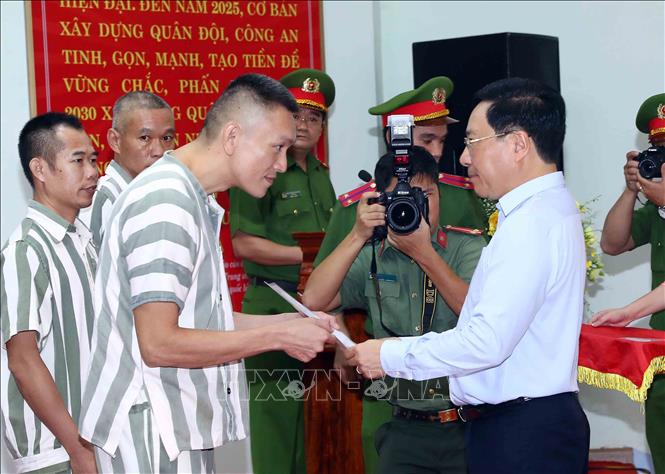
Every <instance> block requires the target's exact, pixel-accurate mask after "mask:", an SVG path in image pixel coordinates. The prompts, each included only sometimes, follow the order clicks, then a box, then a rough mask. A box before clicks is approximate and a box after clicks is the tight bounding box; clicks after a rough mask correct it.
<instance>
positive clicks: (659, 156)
mask: <svg viewBox="0 0 665 474" xmlns="http://www.w3.org/2000/svg"><path fill="white" fill-rule="evenodd" d="M635 160H636V161H637V162H638V163H639V164H638V165H637V168H638V169H639V171H640V174H641V175H642V177H643V178H645V179H653V178H662V177H663V175H662V173H661V172H660V167H661V166H663V163H665V146H651V147H649V148H647V149H646V150H644V151H643V152H641V153H640V154H639V155H637V158H635Z"/></svg>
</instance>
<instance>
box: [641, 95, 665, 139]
mask: <svg viewBox="0 0 665 474" xmlns="http://www.w3.org/2000/svg"><path fill="white" fill-rule="evenodd" d="M635 125H637V129H638V130H639V131H640V132H642V133H646V134H648V135H649V141H653V140H655V139H664V138H665V93H662V94H656V95H652V96H651V97H649V98H648V99H647V100H645V101H644V103H642V105H641V106H640V109H639V110H638V111H637V117H635Z"/></svg>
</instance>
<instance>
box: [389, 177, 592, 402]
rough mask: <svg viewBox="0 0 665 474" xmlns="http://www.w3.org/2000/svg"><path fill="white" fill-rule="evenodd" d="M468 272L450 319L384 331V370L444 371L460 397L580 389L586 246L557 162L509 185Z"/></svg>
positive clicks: (485, 398)
mask: <svg viewBox="0 0 665 474" xmlns="http://www.w3.org/2000/svg"><path fill="white" fill-rule="evenodd" d="M497 207H498V209H499V224H498V226H497V231H496V233H495V234H494V236H493V238H492V240H491V242H490V244H489V245H488V246H487V247H485V249H484V250H483V254H482V256H481V257H480V262H478V266H477V267H476V271H475V273H474V275H473V278H472V280H471V284H470V287H469V292H468V295H467V297H466V300H465V301H464V306H463V307H462V311H461V313H460V317H459V321H458V323H457V327H456V328H455V329H451V330H449V331H446V332H443V333H433V332H430V333H428V334H425V335H423V336H420V337H406V338H401V339H398V340H387V341H385V342H384V344H383V345H382V347H381V365H382V367H383V369H384V370H385V372H386V373H387V374H388V375H391V376H393V377H401V378H407V379H415V380H426V379H431V378H435V377H441V376H450V380H449V381H450V395H451V398H452V400H453V402H454V403H456V404H458V405H469V404H471V405H477V404H481V403H493V404H495V403H501V402H504V401H507V400H512V399H514V398H517V397H543V396H548V395H554V394H557V393H561V392H571V391H577V390H578V388H577V356H578V349H579V334H580V328H581V324H582V310H583V300H584V283H585V263H586V254H585V246H584V236H583V233H582V224H581V219H580V214H579V212H578V210H577V206H576V205H575V200H574V199H573V197H572V196H571V195H570V193H569V192H568V190H567V189H566V187H565V183H564V180H563V175H562V174H561V173H560V172H556V173H549V174H547V175H544V176H541V177H538V178H536V179H533V180H531V181H528V182H526V183H524V184H523V185H521V186H519V187H517V188H515V189H513V190H512V191H510V192H509V193H507V194H506V195H504V196H503V197H502V198H501V199H500V200H499V204H498V205H497Z"/></svg>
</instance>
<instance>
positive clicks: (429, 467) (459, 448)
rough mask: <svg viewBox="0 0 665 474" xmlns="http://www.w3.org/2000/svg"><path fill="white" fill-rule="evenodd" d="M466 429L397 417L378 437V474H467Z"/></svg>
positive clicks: (377, 432) (384, 427) (455, 425)
mask: <svg viewBox="0 0 665 474" xmlns="http://www.w3.org/2000/svg"><path fill="white" fill-rule="evenodd" d="M464 428H465V427H464V424H463V423H462V422H460V421H453V422H450V423H437V422H432V421H416V420H405V419H403V418H395V417H393V418H392V419H391V420H390V421H389V422H388V423H386V424H384V425H382V426H381V427H379V429H378V430H377V431H376V434H375V436H374V439H375V442H376V451H377V452H378V454H379V465H378V467H377V471H376V472H377V474H466V472H467V471H466V465H465V462H464Z"/></svg>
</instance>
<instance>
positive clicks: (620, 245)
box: [600, 93, 665, 474]
mask: <svg viewBox="0 0 665 474" xmlns="http://www.w3.org/2000/svg"><path fill="white" fill-rule="evenodd" d="M635 123H636V125H637V128H638V130H639V131H640V132H643V133H646V134H648V136H649V142H650V143H651V147H650V148H648V149H647V150H645V151H643V152H642V153H639V152H637V151H630V152H628V153H627V154H626V164H625V165H624V167H623V174H624V177H625V179H626V189H625V190H624V191H623V193H622V194H621V196H619V199H618V200H617V202H616V203H615V204H614V206H612V209H610V212H609V213H608V214H607V218H606V219H605V224H604V226H603V232H602V236H601V240H600V247H601V248H602V249H603V252H605V253H606V254H609V255H619V254H622V253H624V252H628V251H630V250H633V249H634V248H637V247H640V246H642V245H646V244H651V288H652V289H654V288H656V287H657V286H658V285H660V284H661V283H662V282H663V281H665V181H663V179H662V174H663V172H665V164H663V163H664V161H665V93H663V94H656V95H654V96H652V97H649V98H648V99H647V100H646V101H644V103H643V104H642V106H641V107H640V109H639V111H638V112H637V117H636V119H635ZM640 192H641V193H643V194H644V195H645V196H646V197H647V199H648V200H647V202H646V204H645V205H644V206H642V207H641V208H639V209H637V210H635V201H636V200H637V199H638V194H639V193H640ZM650 325H651V327H652V328H654V329H659V330H661V331H662V330H665V310H663V311H658V312H656V313H654V314H653V315H652V316H651V321H650ZM645 415H646V435H647V441H648V443H649V448H650V450H651V456H652V458H653V463H654V467H655V469H656V472H657V473H659V474H660V473H665V423H664V422H663V420H665V375H656V376H655V377H654V380H653V384H652V385H651V388H650V390H649V393H648V395H647V401H646V403H645Z"/></svg>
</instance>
